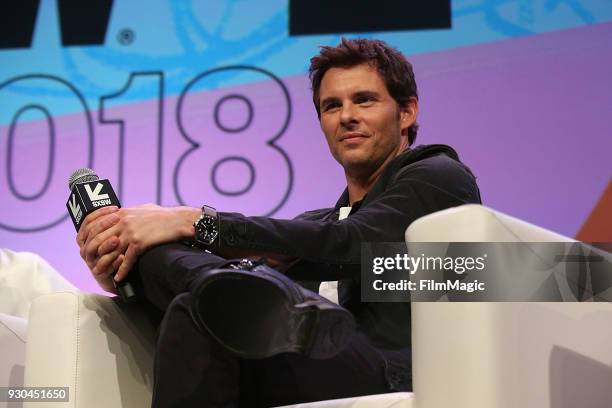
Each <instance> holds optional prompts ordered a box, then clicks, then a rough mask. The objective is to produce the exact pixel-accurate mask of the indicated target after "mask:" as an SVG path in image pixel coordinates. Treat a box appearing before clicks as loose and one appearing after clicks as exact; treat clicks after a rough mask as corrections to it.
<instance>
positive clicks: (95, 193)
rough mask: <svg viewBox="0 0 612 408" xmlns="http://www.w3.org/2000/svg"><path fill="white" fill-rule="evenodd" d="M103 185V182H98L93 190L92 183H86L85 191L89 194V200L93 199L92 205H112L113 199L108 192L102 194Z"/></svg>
mask: <svg viewBox="0 0 612 408" xmlns="http://www.w3.org/2000/svg"><path fill="white" fill-rule="evenodd" d="M103 187H104V185H103V184H102V183H98V184H96V186H95V187H94V189H93V190H92V189H91V185H90V184H85V191H86V192H87V195H88V196H89V201H91V205H93V206H94V207H104V206H107V205H111V200H110V197H109V196H108V194H100V193H101V192H102V188H103Z"/></svg>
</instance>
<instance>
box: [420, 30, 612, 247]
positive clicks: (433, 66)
mask: <svg viewBox="0 0 612 408" xmlns="http://www.w3.org/2000/svg"><path fill="white" fill-rule="evenodd" d="M610 38H612V24H601V25H596V26H591V27H584V28H579V29H572V30H566V31H561V32H556V33H550V34H542V35H538V36H533V37H529V38H521V39H515V40H509V41H502V42H497V43H494V44H487V45H481V46H476V47H470V48H464V49H457V50H453V51H446V52H441V53H434V54H427V55H420V56H417V57H415V58H413V61H414V64H415V69H416V74H417V80H418V83H419V86H420V93H421V96H422V98H421V115H420V122H421V124H422V132H421V135H420V139H419V141H420V142H422V143H431V142H443V143H448V144H451V145H453V146H454V147H456V148H457V150H458V151H459V152H460V155H461V157H462V159H463V160H464V161H465V162H466V163H468V164H469V165H470V166H471V167H472V169H473V170H474V172H475V173H476V174H477V176H478V180H479V184H480V187H481V190H482V196H483V200H484V202H485V204H486V205H488V206H490V207H492V208H495V209H497V210H500V211H503V212H506V213H509V214H512V215H514V216H517V217H519V218H521V219H524V220H526V221H529V222H532V223H535V224H537V225H540V226H542V227H545V228H549V229H552V230H554V231H557V232H559V233H561V234H564V235H567V236H574V235H575V233H576V232H577V231H578V229H579V228H580V226H581V225H582V223H583V222H584V221H585V220H586V217H587V216H588V214H589V213H590V211H591V210H592V209H593V207H594V205H595V203H596V202H597V200H598V198H599V197H600V195H601V194H602V193H603V191H604V189H605V187H606V185H607V183H608V181H609V180H610V177H611V176H612V164H611V163H612V160H611V153H612V126H611V125H610V117H611V115H612V92H610V90H612V76H611V75H610V67H612V47H611V46H610ZM611 216H612V215H611Z"/></svg>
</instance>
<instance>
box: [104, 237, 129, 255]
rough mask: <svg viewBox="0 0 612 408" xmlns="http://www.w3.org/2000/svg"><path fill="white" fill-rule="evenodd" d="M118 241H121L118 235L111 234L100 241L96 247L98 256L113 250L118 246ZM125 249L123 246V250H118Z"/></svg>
mask: <svg viewBox="0 0 612 408" xmlns="http://www.w3.org/2000/svg"><path fill="white" fill-rule="evenodd" d="M120 243H121V241H120V240H119V237H117V236H115V235H113V236H111V237H110V238H108V239H107V240H105V241H104V242H102V243H101V244H100V246H99V247H98V256H102V255H106V254H108V253H110V252H114V251H115V250H116V249H117V248H119V247H120V245H119V244H120ZM126 245H127V244H126ZM125 249H126V248H123V251H120V252H121V253H123V252H124V251H125Z"/></svg>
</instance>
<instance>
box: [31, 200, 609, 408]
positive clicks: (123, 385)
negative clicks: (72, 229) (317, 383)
mask: <svg viewBox="0 0 612 408" xmlns="http://www.w3.org/2000/svg"><path fill="white" fill-rule="evenodd" d="M406 239H407V240H408V241H413V242H424V241H438V242H446V241H518V240H521V241H525V242H528V241H544V242H549V241H567V240H569V239H568V238H565V237H563V236H560V235H558V234H555V233H552V232H550V231H547V230H544V229H542V228H538V227H536V226H533V225H530V224H528V223H526V222H523V221H520V220H518V219H515V218H512V217H509V216H506V215H503V214H500V213H498V212H495V211H493V210H491V209H488V208H486V207H482V206H477V205H467V206H462V207H458V208H455V209H450V210H445V211H441V212H439V213H435V214H431V215H428V216H426V217H423V218H421V219H419V220H417V221H416V222H414V223H413V224H412V225H411V226H410V227H409V228H408V230H407V231H406ZM412 330H413V333H412V338H413V359H414V361H413V378H414V383H413V385H414V393H393V394H385V395H375V396H368V397H360V398H349V399H344V400H334V401H322V402H318V403H314V404H299V405H298V406H302V407H329V408H340V407H362V408H369V407H376V408H384V407H391V406H392V407H404V408H414V407H417V408H443V407H453V408H468V407H469V408H481V407H482V408H491V407H500V408H505V407H513V408H514V407H525V408H530V407H533V408H535V407H537V408H541V407H550V408H565V407H575V406H580V407H604V406H605V407H610V406H612V387H611V386H610V384H612V368H611V367H610V362H612V305H610V304H607V303H415V304H413V308H412ZM153 351H154V332H153V328H152V327H151V325H150V324H149V323H148V322H147V320H146V319H145V317H144V316H143V315H142V313H141V312H140V311H139V310H138V309H137V308H136V307H134V306H129V305H125V304H122V303H121V302H119V301H117V300H116V299H111V298H106V297H103V296H98V295H88V294H74V293H63V294H53V295H47V296H42V297H40V298H38V299H37V300H36V301H35V302H34V303H33V305H32V309H31V312H30V324H29V328H28V343H27V349H26V369H25V383H26V385H29V386H69V387H70V401H69V402H68V403H64V404H58V403H55V404H49V406H53V407H75V408H97V407H126V408H127V407H129V408H135V407H148V406H149V405H150V401H151V389H152V358H153ZM24 406H26V407H28V406H31V407H32V408H37V407H38V408H41V407H44V406H45V405H44V404H42V403H33V404H30V405H28V404H24Z"/></svg>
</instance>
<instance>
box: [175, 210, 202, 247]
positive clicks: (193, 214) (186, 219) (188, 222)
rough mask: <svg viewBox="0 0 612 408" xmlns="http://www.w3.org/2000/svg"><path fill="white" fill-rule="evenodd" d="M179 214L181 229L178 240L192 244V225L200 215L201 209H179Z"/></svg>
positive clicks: (193, 233) (193, 234) (193, 231)
mask: <svg viewBox="0 0 612 408" xmlns="http://www.w3.org/2000/svg"><path fill="white" fill-rule="evenodd" d="M179 208H180V214H181V227H180V232H179V234H180V236H179V239H180V240H182V241H187V242H193V241H194V239H195V228H194V226H193V223H194V222H196V221H197V219H198V218H199V217H200V215H201V214H202V209H201V208H193V207H186V206H185V207H179Z"/></svg>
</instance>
